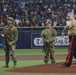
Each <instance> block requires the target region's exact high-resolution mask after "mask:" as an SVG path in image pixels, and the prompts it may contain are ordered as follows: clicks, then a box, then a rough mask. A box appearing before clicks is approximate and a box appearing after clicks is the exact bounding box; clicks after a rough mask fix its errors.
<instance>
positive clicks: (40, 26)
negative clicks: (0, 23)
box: [0, 26, 64, 29]
mask: <svg viewBox="0 0 76 75" xmlns="http://www.w3.org/2000/svg"><path fill="white" fill-rule="evenodd" d="M53 27H54V28H63V27H64V26H53ZM0 28H3V27H0ZM16 28H31V29H32V28H46V26H25V27H16Z"/></svg>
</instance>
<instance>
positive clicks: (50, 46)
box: [41, 20, 57, 64]
mask: <svg viewBox="0 0 76 75" xmlns="http://www.w3.org/2000/svg"><path fill="white" fill-rule="evenodd" d="M41 36H42V39H43V42H44V45H43V51H44V52H45V56H44V62H45V64H47V63H48V62H49V57H50V61H51V63H55V57H54V52H55V46H54V41H55V37H56V36H57V32H56V30H55V29H54V28H53V27H52V22H51V21H50V20H47V21H46V29H44V30H43V31H42V33H41Z"/></svg>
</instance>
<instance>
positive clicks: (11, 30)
mask: <svg viewBox="0 0 76 75" xmlns="http://www.w3.org/2000/svg"><path fill="white" fill-rule="evenodd" d="M13 22H14V19H13V18H12V17H8V18H7V24H8V25H6V26H5V27H4V28H3V31H2V33H1V36H2V37H3V38H4V50H5V61H6V64H5V66H3V67H2V68H8V67H9V65H8V64H9V60H10V56H11V58H12V60H13V62H14V66H13V68H15V67H16V65H17V60H16V56H15V48H16V41H17V39H18V30H17V28H15V27H14V25H13Z"/></svg>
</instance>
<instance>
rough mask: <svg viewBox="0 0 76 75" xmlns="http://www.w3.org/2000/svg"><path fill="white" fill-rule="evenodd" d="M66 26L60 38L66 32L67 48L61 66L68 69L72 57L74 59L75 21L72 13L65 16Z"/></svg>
mask: <svg viewBox="0 0 76 75" xmlns="http://www.w3.org/2000/svg"><path fill="white" fill-rule="evenodd" d="M67 19H68V21H67V25H66V26H64V29H63V31H62V36H64V31H65V30H68V37H69V48H68V54H67V57H66V61H65V63H63V64H62V66H64V67H70V66H71V64H72V59H73V56H74V58H76V20H75V19H74V14H73V13H72V12H70V13H68V14H67Z"/></svg>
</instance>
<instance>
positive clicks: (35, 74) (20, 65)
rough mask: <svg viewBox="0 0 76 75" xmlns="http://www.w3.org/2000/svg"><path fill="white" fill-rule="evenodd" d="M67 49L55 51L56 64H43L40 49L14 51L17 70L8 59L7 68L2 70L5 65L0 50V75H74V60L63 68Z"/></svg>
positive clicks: (75, 72) (75, 70) (75, 71)
mask: <svg viewBox="0 0 76 75" xmlns="http://www.w3.org/2000/svg"><path fill="white" fill-rule="evenodd" d="M67 52H68V50H67V48H66V49H65V48H63V49H61V48H59V49H55V59H56V63H55V64H51V62H50V61H49V63H48V64H45V63H44V62H43V58H44V53H42V49H16V55H17V56H16V57H17V60H18V61H17V68H14V69H13V68H12V67H13V62H12V60H11V58H10V63H9V68H2V66H4V65H5V61H4V60H5V58H4V50H2V49H1V50H0V75H76V64H75V62H76V60H75V59H73V63H72V65H71V67H69V68H65V67H63V66H62V63H63V62H65V59H66V55H67Z"/></svg>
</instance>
